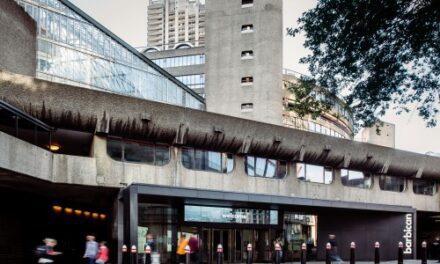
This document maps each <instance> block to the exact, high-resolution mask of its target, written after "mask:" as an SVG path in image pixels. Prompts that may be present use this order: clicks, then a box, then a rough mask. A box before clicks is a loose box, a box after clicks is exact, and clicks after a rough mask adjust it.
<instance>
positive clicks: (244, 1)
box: [241, 0, 254, 6]
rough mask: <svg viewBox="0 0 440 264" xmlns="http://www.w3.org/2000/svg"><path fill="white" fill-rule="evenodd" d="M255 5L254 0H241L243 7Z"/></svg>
mask: <svg viewBox="0 0 440 264" xmlns="http://www.w3.org/2000/svg"><path fill="white" fill-rule="evenodd" d="M253 4H254V0H241V5H242V6H247V5H253Z"/></svg>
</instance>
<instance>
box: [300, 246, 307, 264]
mask: <svg viewBox="0 0 440 264" xmlns="http://www.w3.org/2000/svg"><path fill="white" fill-rule="evenodd" d="M306 258H307V245H306V243H302V245H301V264H306V262H307V260H306Z"/></svg>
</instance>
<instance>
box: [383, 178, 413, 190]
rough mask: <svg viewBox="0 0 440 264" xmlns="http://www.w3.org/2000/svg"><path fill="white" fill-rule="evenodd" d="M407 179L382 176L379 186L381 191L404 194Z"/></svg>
mask: <svg viewBox="0 0 440 264" xmlns="http://www.w3.org/2000/svg"><path fill="white" fill-rule="evenodd" d="M405 182H406V181H405V178H402V177H395V176H388V175H380V177H379V186H380V189H381V190H384V191H392V192H403V191H404V190H405Z"/></svg>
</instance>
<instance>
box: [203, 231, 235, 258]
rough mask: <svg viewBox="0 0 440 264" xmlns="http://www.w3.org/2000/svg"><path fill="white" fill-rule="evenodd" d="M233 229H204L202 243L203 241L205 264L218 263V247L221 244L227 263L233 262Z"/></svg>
mask: <svg viewBox="0 0 440 264" xmlns="http://www.w3.org/2000/svg"><path fill="white" fill-rule="evenodd" d="M233 232H234V230H233V229H215V228H203V229H202V234H201V237H202V241H203V253H202V261H203V263H216V262H217V246H218V245H219V244H221V245H222V246H223V257H224V262H225V263H230V262H231V250H232V248H233V247H232V245H234V243H235V242H234V239H233V236H232V234H233Z"/></svg>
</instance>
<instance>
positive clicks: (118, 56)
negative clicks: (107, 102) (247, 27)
mask: <svg viewBox="0 0 440 264" xmlns="http://www.w3.org/2000/svg"><path fill="white" fill-rule="evenodd" d="M16 2H18V3H19V4H20V5H23V6H25V7H26V8H25V10H26V12H27V13H28V14H29V15H31V16H32V18H34V19H35V21H36V22H37V28H38V36H37V39H38V40H39V42H46V43H47V45H52V52H51V53H44V51H42V50H40V47H42V48H43V46H42V45H39V46H38V49H39V50H38V51H37V62H38V67H37V73H36V76H37V78H41V79H47V80H50V81H57V82H61V83H69V84H74V85H77V86H83V87H87V88H88V87H90V86H92V87H93V88H94V89H100V90H105V91H111V92H115V93H120V94H125V95H131V96H135V97H139V98H145V99H153V100H157V101H164V102H168V103H172V104H178V105H182V106H188V107H191V108H197V109H204V102H203V101H200V99H198V98H196V97H195V96H193V95H192V94H189V93H188V94H187V96H186V97H183V96H182V97H181V98H178V99H177V100H176V98H175V97H174V96H170V97H168V96H166V94H167V89H168V87H169V86H174V88H173V89H177V90H181V91H180V93H183V91H182V90H185V89H184V88H182V87H181V86H179V84H177V83H175V82H173V81H171V79H168V78H167V77H166V76H165V75H163V74H162V73H160V72H159V71H157V70H155V69H154V68H152V67H151V66H149V64H148V63H147V62H145V61H143V60H142V59H141V58H140V55H138V54H137V53H135V52H133V51H132V50H131V49H130V48H128V47H125V46H123V45H121V44H119V43H118V41H116V40H115V39H113V38H112V37H110V34H107V33H105V32H103V31H101V30H99V29H98V28H97V27H95V26H94V25H93V24H92V23H90V22H89V21H87V20H85V19H84V18H82V17H81V16H80V15H78V14H76V13H75V12H73V11H72V10H70V9H69V8H68V7H66V6H65V5H64V4H63V3H62V2H60V1H58V0H51V1H50V2H51V3H54V4H51V5H50V8H46V7H47V5H46V4H45V3H43V2H42V1H32V2H30V1H23V0H16ZM55 51H56V52H55ZM194 56H200V55H194ZM181 61H183V60H181ZM153 90H156V92H152V91H153Z"/></svg>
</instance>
